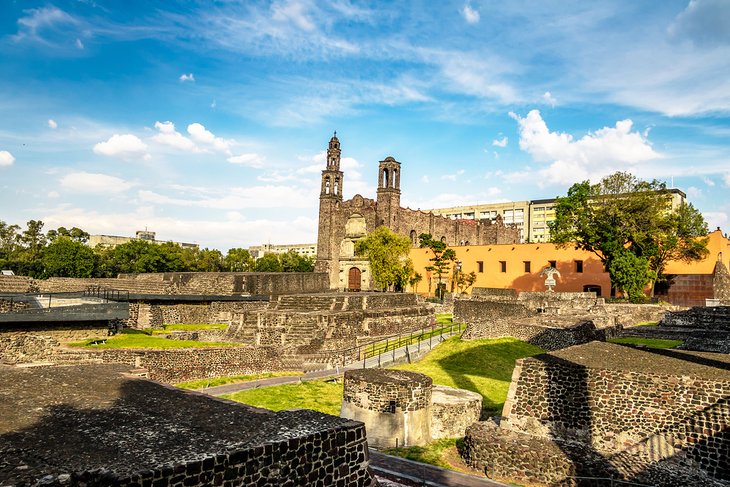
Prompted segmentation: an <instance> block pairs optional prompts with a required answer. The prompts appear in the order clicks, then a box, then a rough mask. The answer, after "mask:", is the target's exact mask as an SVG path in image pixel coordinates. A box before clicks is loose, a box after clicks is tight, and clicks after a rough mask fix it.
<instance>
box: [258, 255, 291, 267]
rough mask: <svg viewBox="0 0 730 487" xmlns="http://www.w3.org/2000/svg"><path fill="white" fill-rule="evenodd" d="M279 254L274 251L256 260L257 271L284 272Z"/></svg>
mask: <svg viewBox="0 0 730 487" xmlns="http://www.w3.org/2000/svg"><path fill="white" fill-rule="evenodd" d="M283 271H284V269H283V268H282V267H281V261H280V260H279V256H278V255H276V254H273V253H269V254H264V255H262V256H261V258H259V259H258V260H257V261H256V272H283Z"/></svg>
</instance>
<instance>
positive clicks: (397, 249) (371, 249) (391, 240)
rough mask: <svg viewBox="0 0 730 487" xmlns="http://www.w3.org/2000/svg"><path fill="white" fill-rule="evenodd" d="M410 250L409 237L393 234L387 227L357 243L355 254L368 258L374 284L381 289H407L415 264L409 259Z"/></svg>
mask: <svg viewBox="0 0 730 487" xmlns="http://www.w3.org/2000/svg"><path fill="white" fill-rule="evenodd" d="M410 249H411V241H410V239H409V238H408V237H405V236H403V235H398V234H396V233H393V232H392V231H391V230H390V229H389V228H388V227H385V226H381V227H378V228H376V229H375V230H373V231H372V232H370V233H369V234H367V236H366V237H364V238H362V239H360V240H358V241H357V242H355V253H356V254H357V255H362V256H364V257H367V259H368V261H369V262H370V271H371V272H372V276H373V282H375V285H376V286H378V287H380V288H381V289H391V288H393V289H398V290H402V289H404V288H405V284H406V283H407V282H408V278H409V277H410V275H411V274H412V273H413V264H412V263H411V262H410V259H408V252H409V251H410Z"/></svg>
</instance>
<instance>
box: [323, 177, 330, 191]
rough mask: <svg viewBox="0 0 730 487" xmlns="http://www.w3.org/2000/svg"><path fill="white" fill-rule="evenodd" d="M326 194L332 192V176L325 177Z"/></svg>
mask: <svg viewBox="0 0 730 487" xmlns="http://www.w3.org/2000/svg"><path fill="white" fill-rule="evenodd" d="M324 194H330V178H324Z"/></svg>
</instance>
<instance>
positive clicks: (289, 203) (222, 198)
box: [138, 184, 319, 210]
mask: <svg viewBox="0 0 730 487" xmlns="http://www.w3.org/2000/svg"><path fill="white" fill-rule="evenodd" d="M315 189H316V190H317V191H318V190H319V187H317V188H302V187H298V186H294V185H272V184H269V185H263V186H251V187H246V188H229V189H227V190H226V191H225V192H221V191H213V190H210V191H207V190H206V191H205V192H203V193H201V194H197V195H187V196H186V197H175V196H168V195H165V194H161V193H159V192H154V191H148V190H141V191H139V192H138V197H139V199H140V200H141V201H144V202H148V203H154V204H161V205H173V206H183V207H196V208H211V209H216V210H237V209H241V208H310V207H311V205H312V203H311V202H312V201H315V200H316V197H317V194H316V193H315V192H314V190H315ZM191 196H192V197H191Z"/></svg>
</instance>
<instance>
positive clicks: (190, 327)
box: [145, 323, 228, 335]
mask: <svg viewBox="0 0 730 487" xmlns="http://www.w3.org/2000/svg"><path fill="white" fill-rule="evenodd" d="M227 328H228V325H227V324H225V323H199V324H177V325H164V326H163V327H162V328H148V329H146V330H145V331H146V332H150V333H151V334H153V335H162V334H165V333H169V332H171V331H200V330H225V329H227Z"/></svg>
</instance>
